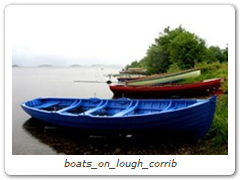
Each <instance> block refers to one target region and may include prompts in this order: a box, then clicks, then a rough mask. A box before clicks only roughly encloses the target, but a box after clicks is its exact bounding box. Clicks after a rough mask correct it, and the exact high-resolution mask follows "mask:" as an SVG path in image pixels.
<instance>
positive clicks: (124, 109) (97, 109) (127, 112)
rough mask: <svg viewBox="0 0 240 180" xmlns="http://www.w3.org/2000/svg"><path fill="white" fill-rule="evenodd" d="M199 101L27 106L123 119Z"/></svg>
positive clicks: (71, 101) (68, 102) (43, 101)
mask: <svg viewBox="0 0 240 180" xmlns="http://www.w3.org/2000/svg"><path fill="white" fill-rule="evenodd" d="M197 102H199V100H175V99H172V100H130V99H126V98H121V99H112V100H104V99H103V100H102V99H98V98H90V99H57V98H47V99H35V100H33V101H29V102H27V103H26V106H29V107H32V108H35V109H38V110H43V111H47V112H56V113H59V114H61V115H71V116H79V115H88V116H95V117H99V116H100V117H103V116H106V117H122V116H136V115H144V114H146V115H149V114H155V113H159V112H168V111H173V110H177V109H182V108H185V107H188V106H191V105H194V104H196V103H197Z"/></svg>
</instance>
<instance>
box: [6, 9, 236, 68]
mask: <svg viewBox="0 0 240 180" xmlns="http://www.w3.org/2000/svg"><path fill="white" fill-rule="evenodd" d="M233 12H234V10H233V7H231V6H223V5H222V6H213V5H207V6H204V5H200V6H199V5H193V6H190V5H174V6H172V5H74V6H71V5H66V6H63V5H58V6H53V5H46V6H45V5H34V6H30V5H21V6H8V7H7V9H6V25H7V27H8V28H7V29H6V31H7V33H9V34H10V35H11V41H12V42H11V43H12V58H13V64H19V65H23V66H35V65H38V64H55V65H71V64H80V65H90V64H121V65H126V64H129V63H131V62H132V61H134V60H140V59H141V58H142V57H144V56H145V54H146V51H147V48H148V47H149V46H150V45H151V44H152V43H154V39H155V38H157V37H158V35H159V33H160V32H162V31H163V30H164V28H166V27H168V26H170V29H171V30H172V29H174V28H176V27H178V26H179V25H182V27H183V28H185V29H186V30H187V31H190V32H192V33H195V34H196V35H198V36H199V37H201V38H203V39H204V40H206V42H207V45H208V46H211V45H216V46H219V47H220V48H225V47H226V46H227V44H229V38H230V37H229V35H230V34H231V33H232V28H233V26H232V21H230V20H229V19H230V18H232V17H233V15H234V13H233Z"/></svg>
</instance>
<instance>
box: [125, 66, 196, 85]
mask: <svg viewBox="0 0 240 180" xmlns="http://www.w3.org/2000/svg"><path fill="white" fill-rule="evenodd" d="M200 74H201V71H200V69H190V70H186V71H181V72H177V73H171V74H158V75H152V76H147V77H144V78H140V79H137V80H133V81H128V82H126V85H127V86H151V85H159V84H166V83H172V82H176V81H180V80H183V79H187V78H193V77H197V76H199V75H200Z"/></svg>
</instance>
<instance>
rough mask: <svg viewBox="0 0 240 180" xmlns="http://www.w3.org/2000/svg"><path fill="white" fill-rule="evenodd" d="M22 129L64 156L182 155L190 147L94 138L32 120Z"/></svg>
mask: <svg viewBox="0 0 240 180" xmlns="http://www.w3.org/2000/svg"><path fill="white" fill-rule="evenodd" d="M23 128H24V129H25V130H26V131H27V132H28V133H29V134H31V136H33V137H34V138H36V139H38V140H39V141H40V142H42V143H44V144H46V145H48V146H50V147H51V148H53V149H54V150H55V151H56V152H57V153H58V154H66V155H116V154H119V155H136V154H138V155H156V154H159V155H160V154H184V153H183V149H184V148H183V147H185V148H186V147H190V146H191V145H193V144H186V143H182V142H179V141H174V142H170V141H163V139H161V138H159V137H142V136H138V137H136V136H135V135H129V134H128V135H126V134H125V135H123V134H118V133H115V134H112V135H106V134H105V135H104V136H96V135H93V134H90V133H89V132H87V131H83V130H73V129H66V128H57V127H53V126H49V125H46V124H42V123H41V122H39V121H37V120H36V119H33V118H31V119H29V120H27V121H26V122H25V123H24V124H23ZM195 146H196V144H195ZM189 153H190V154H191V152H189Z"/></svg>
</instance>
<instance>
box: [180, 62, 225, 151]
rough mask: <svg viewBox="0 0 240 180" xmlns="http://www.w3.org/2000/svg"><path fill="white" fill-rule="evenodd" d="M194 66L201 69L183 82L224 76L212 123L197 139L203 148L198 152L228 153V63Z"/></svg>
mask: <svg viewBox="0 0 240 180" xmlns="http://www.w3.org/2000/svg"><path fill="white" fill-rule="evenodd" d="M196 68H200V69H201V75H200V76H199V77H197V78H192V79H187V80H185V81H184V83H192V82H197V81H203V80H206V79H212V78H224V79H225V81H224V83H223V84H222V90H223V94H222V95H219V96H218V98H217V104H216V110H215V115H214V119H213V124H212V126H211V129H210V131H209V132H208V133H207V135H206V136H205V137H204V138H203V139H201V140H200V141H199V143H200V146H201V147H202V148H203V149H202V150H201V152H199V153H200V154H228V63H227V62H225V63H220V62H214V63H212V64H206V63H200V64H197V65H196Z"/></svg>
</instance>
